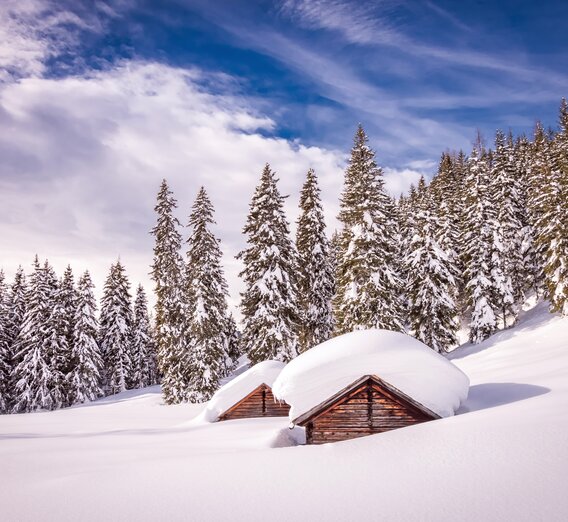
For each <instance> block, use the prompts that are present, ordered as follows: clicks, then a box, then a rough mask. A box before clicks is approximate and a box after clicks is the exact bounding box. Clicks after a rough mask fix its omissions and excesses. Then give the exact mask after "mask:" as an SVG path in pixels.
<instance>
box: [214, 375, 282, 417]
mask: <svg viewBox="0 0 568 522" xmlns="http://www.w3.org/2000/svg"><path fill="white" fill-rule="evenodd" d="M289 412H290V406H288V405H287V404H286V403H285V402H279V401H277V400H276V399H275V398H274V395H272V389H271V388H270V386H268V385H267V384H265V383H262V384H261V385H260V386H257V387H256V388H255V389H254V390H253V391H252V392H250V393H249V394H248V395H247V396H246V397H243V398H242V399H241V400H240V401H239V402H237V403H236V404H234V405H233V406H231V407H230V408H229V409H228V410H227V411H225V412H224V413H222V414H221V415H219V420H220V421H223V420H231V419H247V418H251V417H287V416H288V413H289Z"/></svg>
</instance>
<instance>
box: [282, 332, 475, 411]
mask: <svg viewBox="0 0 568 522" xmlns="http://www.w3.org/2000/svg"><path fill="white" fill-rule="evenodd" d="M365 375H376V376H377V377H379V378H381V379H383V380H384V381H386V382H388V383H389V384H391V385H392V386H394V387H395V388H398V389H399V390H400V391H402V392H404V393H406V394H407V395H408V396H410V397H411V398H413V399H414V400H416V401H418V402H419V403H420V404H422V405H423V406H426V408H428V409H429V410H431V411H433V412H434V413H437V414H438V415H440V417H449V416H451V415H453V414H454V412H455V411H456V410H457V409H458V408H459V406H460V404H461V403H462V402H463V401H465V399H466V398H467V391H468V388H469V379H468V378H467V376H466V375H465V374H464V373H463V372H462V371H461V370H459V369H458V368H457V367H456V366H455V365H454V364H452V363H451V362H449V361H448V360H447V359H446V358H445V357H443V356H442V355H440V354H438V353H436V352H434V350H432V349H431V348H428V347H427V346H426V345H425V344H423V343H421V342H420V341H418V340H416V339H414V338H413V337H410V336H409V335H405V334H402V333H399V332H391V331H388V330H358V331H355V332H351V333H347V334H344V335H340V336H339V337H334V338H333V339H330V340H329V341H326V342H324V343H322V344H320V345H318V346H315V347H314V348H312V349H311V350H308V351H307V352H304V353H303V354H301V355H299V356H298V357H296V358H295V359H294V360H292V361H291V362H290V363H288V365H287V366H286V368H284V369H283V370H282V373H281V374H280V375H279V376H278V379H276V381H275V382H274V385H273V387H272V391H273V393H274V395H275V397H276V398H278V399H280V400H283V401H285V402H287V403H288V404H289V405H290V406H291V408H290V420H294V419H296V418H298V417H299V416H300V415H303V414H304V413H306V412H307V411H309V410H310V409H312V408H313V407H314V406H317V405H319V404H321V403H322V402H324V401H325V400H327V399H329V398H330V397H331V396H333V395H334V394H336V393H337V392H339V391H341V390H342V389H343V388H345V387H346V386H349V385H350V384H352V383H353V382H355V381H357V380H358V379H360V378H361V377H363V376H365Z"/></svg>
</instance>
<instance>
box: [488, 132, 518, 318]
mask: <svg viewBox="0 0 568 522" xmlns="http://www.w3.org/2000/svg"><path fill="white" fill-rule="evenodd" d="M488 192H489V195H490V197H491V201H492V203H493V207H494V209H495V219H494V221H493V224H494V227H493V228H494V238H493V245H494V248H493V259H492V264H493V279H494V282H495V292H496V295H495V302H496V303H497V305H498V307H499V309H500V312H501V316H502V320H503V324H504V325H505V326H506V325H507V317H508V316H513V318H516V314H517V311H518V308H516V307H515V304H516V303H517V304H520V303H522V301H523V299H524V293H523V287H522V281H521V280H520V275H521V272H522V265H523V262H522V243H523V237H522V232H523V225H522V222H521V216H522V205H523V203H522V201H521V194H520V178H519V176H518V175H517V172H516V171H515V165H514V158H513V143H512V138H511V139H510V140H509V141H508V142H506V141H505V136H504V134H503V133H502V132H501V131H497V135H496V137H495V152H494V154H493V168H492V171H491V181H490V184H489V191H488Z"/></svg>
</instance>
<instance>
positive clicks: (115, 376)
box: [99, 261, 132, 395]
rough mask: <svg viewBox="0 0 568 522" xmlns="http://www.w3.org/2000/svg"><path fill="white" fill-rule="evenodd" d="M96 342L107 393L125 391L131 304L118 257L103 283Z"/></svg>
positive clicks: (130, 362)
mask: <svg viewBox="0 0 568 522" xmlns="http://www.w3.org/2000/svg"><path fill="white" fill-rule="evenodd" d="M99 346H100V349H101V354H102V359H103V365H104V372H103V373H104V384H105V385H104V389H105V392H106V394H107V395H113V394H115V393H120V392H123V391H125V390H126V389H127V387H128V384H129V378H130V376H131V372H132V360H131V350H132V308H131V304H130V283H129V282H128V278H127V276H126V273H125V270H124V267H123V266H122V264H121V263H120V261H117V262H116V263H115V264H114V265H112V266H111V268H110V272H109V275H108V277H107V279H106V282H105V286H104V293H103V298H102V301H101V316H100V328H99Z"/></svg>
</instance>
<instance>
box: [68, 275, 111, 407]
mask: <svg viewBox="0 0 568 522" xmlns="http://www.w3.org/2000/svg"><path fill="white" fill-rule="evenodd" d="M94 287H95V285H93V282H92V281H91V276H90V274H89V272H88V271H87V272H85V273H84V274H83V275H82V276H81V278H80V279H79V283H78V288H77V294H76V300H75V312H74V315H73V344H72V349H71V362H70V364H71V370H70V372H69V374H68V376H67V379H68V382H69V384H70V393H69V402H70V403H71V404H80V403H83V402H87V401H94V400H95V399H98V398H99V397H102V396H103V390H102V388H101V383H102V379H101V372H102V368H103V361H102V357H101V352H100V349H99V345H98V342H97V333H98V332H97V330H98V323H97V318H96V310H97V302H96V299H95V296H94V294H93V288H94Z"/></svg>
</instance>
